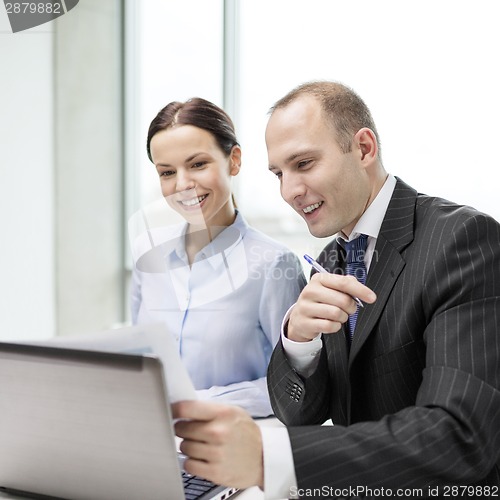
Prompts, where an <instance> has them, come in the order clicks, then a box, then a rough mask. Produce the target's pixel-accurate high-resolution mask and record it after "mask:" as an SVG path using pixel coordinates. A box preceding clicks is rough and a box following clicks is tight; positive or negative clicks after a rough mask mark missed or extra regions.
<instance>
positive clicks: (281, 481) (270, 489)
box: [261, 174, 396, 500]
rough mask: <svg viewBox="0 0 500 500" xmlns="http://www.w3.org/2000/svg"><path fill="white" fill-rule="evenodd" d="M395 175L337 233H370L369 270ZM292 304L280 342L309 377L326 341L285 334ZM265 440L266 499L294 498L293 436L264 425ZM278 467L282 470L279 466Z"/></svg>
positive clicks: (340, 236) (344, 237) (341, 236)
mask: <svg viewBox="0 0 500 500" xmlns="http://www.w3.org/2000/svg"><path fill="white" fill-rule="evenodd" d="M395 187H396V178H395V177H394V176H393V175H390V174H389V175H388V177H387V179H386V181H385V183H384V185H383V186H382V188H381V190H380V191H379V192H378V194H377V196H376V197H375V199H374V200H373V201H372V203H371V204H370V206H369V207H368V208H367V209H366V210H365V212H364V213H363V215H362V216H361V218H360V219H359V221H358V222H357V224H356V225H355V226H354V228H353V230H352V232H351V234H350V235H344V234H342V233H339V234H337V236H336V238H337V240H339V239H341V240H344V242H345V241H351V240H353V239H355V238H357V237H358V236H359V235H361V234H366V235H367V236H368V245H367V248H366V253H365V265H366V269H367V272H369V270H370V264H371V263H372V260H373V258H376V256H374V251H375V245H376V243H377V238H378V235H379V232H380V227H381V226H382V222H383V220H384V217H385V213H386V212H387V207H388V206H389V202H390V201H391V197H392V194H393V192H394V188H395ZM292 308H293V306H292V307H290V309H289V310H288V311H287V313H286V315H285V317H284V319H283V322H282V327H281V342H282V343H283V348H284V350H285V353H286V355H287V357H288V360H289V361H290V364H291V365H292V366H293V368H295V370H297V371H298V372H299V373H300V374H301V375H303V376H304V377H307V376H308V375H309V374H310V373H312V372H313V371H314V370H315V368H316V366H317V363H318V360H319V355H320V353H321V348H322V347H323V341H322V340H321V335H322V334H320V335H318V336H317V337H316V338H314V339H313V340H311V341H310V342H294V341H293V340H290V339H288V338H287V337H286V335H285V334H284V326H285V325H286V323H287V321H288V319H289V317H290V313H291V310H292ZM261 435H262V443H263V448H264V494H265V498H266V500H275V499H282V498H293V497H292V496H291V495H290V490H291V489H292V488H295V489H296V486H297V478H296V476H295V468H294V463H293V455H292V451H291V445H290V439H289V437H288V431H287V430H286V428H283V429H279V428H267V429H265V430H264V429H263V428H261ZM278 467H279V469H278Z"/></svg>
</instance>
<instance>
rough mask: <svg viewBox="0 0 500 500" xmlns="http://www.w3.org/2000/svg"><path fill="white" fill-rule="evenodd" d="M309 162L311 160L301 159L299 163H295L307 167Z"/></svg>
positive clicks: (300, 166) (299, 166)
mask: <svg viewBox="0 0 500 500" xmlns="http://www.w3.org/2000/svg"><path fill="white" fill-rule="evenodd" d="M309 163H311V160H302V161H299V163H297V167H298V168H304V167H307V165H309Z"/></svg>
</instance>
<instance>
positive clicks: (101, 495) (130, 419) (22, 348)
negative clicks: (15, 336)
mask: <svg viewBox="0 0 500 500" xmlns="http://www.w3.org/2000/svg"><path fill="white" fill-rule="evenodd" d="M164 380H165V379H164V374H163V367H162V364H161V362H160V361H159V359H157V358H156V357H153V356H148V355H146V356H139V355H131V354H115V353H105V352H96V351H85V350H77V349H68V348H60V347H48V346H35V345H25V344H22V345H21V344H13V343H0V491H7V492H14V493H17V494H24V495H26V494H27V493H30V494H34V495H39V496H43V495H45V496H49V497H56V498H65V499H72V500H77V499H89V500H90V499H91V500H123V499H131V498H134V499H135V498H140V499H141V500H147V499H151V500H161V499H173V500H179V499H184V498H186V499H188V500H192V499H193V500H194V499H195V498H200V499H203V500H205V499H219V500H222V499H225V498H229V497H230V496H231V495H232V494H233V493H234V492H235V490H233V489H228V488H223V487H220V486H215V485H211V484H210V483H209V482H208V481H205V480H204V479H201V478H196V477H194V478H193V477H190V476H187V478H184V479H183V477H182V475H181V468H180V465H179V458H178V453H177V451H176V444H175V438H174V432H173V422H172V416H171V413H170V405H169V403H168V396H167V389H166V387H165V383H164ZM190 481H191V482H192V484H191V485H187V486H186V484H184V483H185V482H190ZM204 489H209V491H205V492H204V491H203V490H204Z"/></svg>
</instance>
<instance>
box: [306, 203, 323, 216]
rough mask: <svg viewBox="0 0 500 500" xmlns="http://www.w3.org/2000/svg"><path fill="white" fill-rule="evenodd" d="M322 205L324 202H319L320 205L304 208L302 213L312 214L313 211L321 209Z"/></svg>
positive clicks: (315, 204)
mask: <svg viewBox="0 0 500 500" xmlns="http://www.w3.org/2000/svg"><path fill="white" fill-rule="evenodd" d="M321 205H323V202H322V201H318V203H314V204H313V205H309V206H308V207H306V208H303V209H302V211H303V212H304V213H305V214H310V213H311V212H312V211H313V210H316V209H317V208H319V207H320V206H321Z"/></svg>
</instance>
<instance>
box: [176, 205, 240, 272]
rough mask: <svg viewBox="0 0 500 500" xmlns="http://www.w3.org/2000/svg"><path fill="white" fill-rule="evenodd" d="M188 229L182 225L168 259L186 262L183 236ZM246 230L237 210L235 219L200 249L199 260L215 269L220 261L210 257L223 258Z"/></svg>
mask: <svg viewBox="0 0 500 500" xmlns="http://www.w3.org/2000/svg"><path fill="white" fill-rule="evenodd" d="M187 229H188V224H187V222H185V223H183V224H182V228H181V231H180V233H179V237H178V238H177V240H176V243H175V245H174V246H173V247H172V248H171V249H170V251H169V252H168V255H169V256H170V258H175V255H176V256H177V258H180V259H181V260H183V261H185V262H187V255H186V248H185V244H184V242H185V236H186V231H187ZM247 230H248V224H247V222H246V220H245V219H244V218H243V216H242V215H241V214H240V212H239V211H238V210H236V219H235V220H234V222H233V223H232V224H231V225H230V226H228V227H226V228H224V229H223V230H222V231H221V232H220V233H219V234H218V235H217V236H216V237H215V238H214V239H213V240H212V241H211V242H210V243H208V245H206V246H205V247H204V248H202V249H201V250H200V251H199V252H198V255H199V256H200V257H201V259H207V261H208V262H209V263H210V264H211V266H212V267H213V268H215V267H217V265H218V264H219V260H220V259H213V258H211V257H214V256H216V255H217V254H221V253H224V255H225V256H227V255H229V254H230V253H231V251H232V250H233V249H234V248H235V247H236V245H238V243H239V242H240V241H241V240H242V239H243V236H244V235H245V233H246V232H247Z"/></svg>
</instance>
